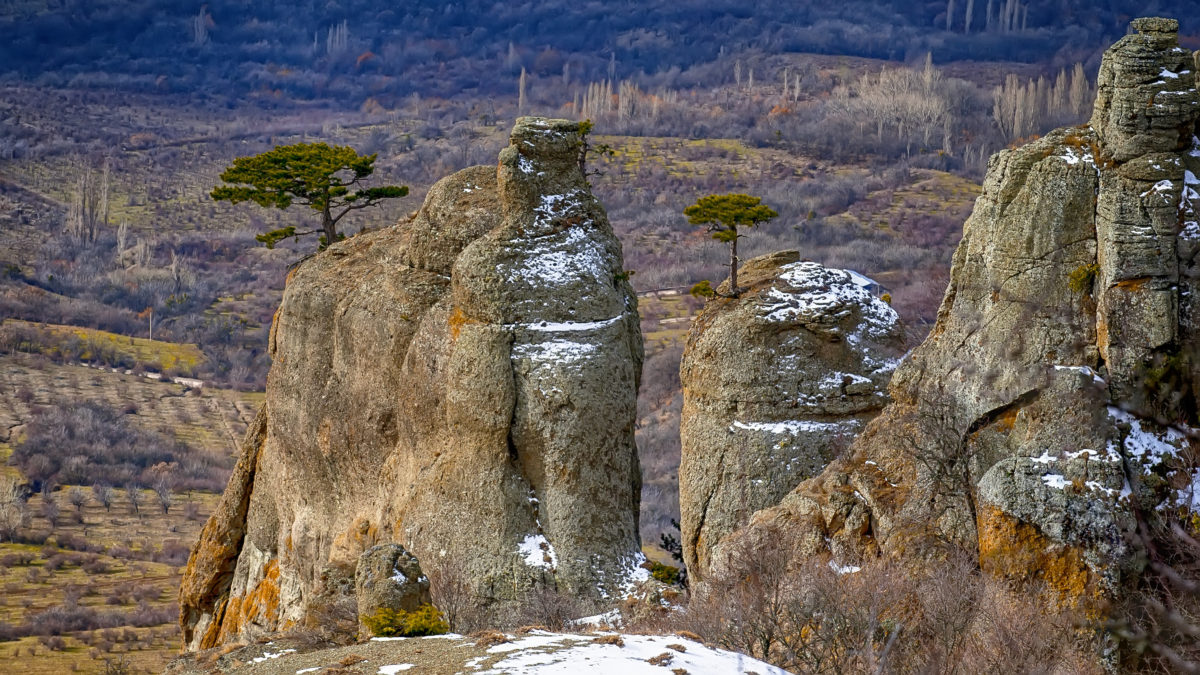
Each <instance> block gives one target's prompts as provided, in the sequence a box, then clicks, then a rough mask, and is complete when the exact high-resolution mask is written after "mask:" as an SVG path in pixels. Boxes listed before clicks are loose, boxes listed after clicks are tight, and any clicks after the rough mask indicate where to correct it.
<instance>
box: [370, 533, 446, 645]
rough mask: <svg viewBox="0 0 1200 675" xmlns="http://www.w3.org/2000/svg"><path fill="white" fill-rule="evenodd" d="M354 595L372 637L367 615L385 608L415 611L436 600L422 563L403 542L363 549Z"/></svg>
mask: <svg viewBox="0 0 1200 675" xmlns="http://www.w3.org/2000/svg"><path fill="white" fill-rule="evenodd" d="M354 596H355V599H356V600H357V604H358V617H359V622H360V623H359V632H360V634H361V635H362V636H363V637H370V631H369V630H367V627H366V625H365V624H363V623H362V620H363V618H364V617H371V616H374V615H375V614H376V613H377V612H378V611H379V610H381V609H390V610H399V611H404V612H415V611H417V610H418V609H420V607H421V605H428V604H431V603H432V602H433V598H432V597H431V596H430V595H429V578H428V577H426V576H425V573H424V572H422V571H421V563H420V562H419V561H418V560H417V558H416V556H414V555H413V554H411V553H409V552H408V551H406V550H404V547H403V546H401V545H399V544H379V545H376V546H372V547H371V548H369V549H367V550H366V551H363V554H362V555H361V556H359V558H358V565H357V567H356V568H355V571H354Z"/></svg>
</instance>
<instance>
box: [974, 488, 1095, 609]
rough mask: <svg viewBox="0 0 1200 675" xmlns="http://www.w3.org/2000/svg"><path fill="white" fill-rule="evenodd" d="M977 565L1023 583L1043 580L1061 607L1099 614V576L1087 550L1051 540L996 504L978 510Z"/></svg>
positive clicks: (1009, 579) (986, 570) (1004, 577)
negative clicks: (1087, 560) (1086, 557)
mask: <svg viewBox="0 0 1200 675" xmlns="http://www.w3.org/2000/svg"><path fill="white" fill-rule="evenodd" d="M979 565H980V567H981V568H982V569H983V571H984V572H986V573H987V574H991V575H993V576H996V577H999V578H1001V579H1005V580H1008V581H1011V582H1015V583H1018V584H1021V585H1025V584H1030V583H1043V584H1045V586H1046V588H1047V589H1048V590H1049V591H1051V593H1052V595H1053V597H1054V599H1055V600H1056V601H1057V602H1058V603H1059V604H1060V605H1061V606H1063V607H1071V608H1082V609H1084V610H1085V612H1086V613H1087V614H1089V615H1096V614H1097V612H1098V611H1099V610H1100V609H1101V607H1102V605H1103V597H1102V593H1101V590H1100V586H1099V584H1098V583H1097V581H1098V580H1097V578H1096V574H1095V573H1094V572H1093V571H1092V570H1091V569H1090V568H1088V566H1087V564H1086V563H1085V562H1084V561H1083V551H1082V550H1080V549H1078V548H1076V547H1074V546H1068V545H1065V544H1060V543H1058V542H1055V541H1053V540H1051V539H1050V538H1049V537H1047V536H1046V535H1045V534H1043V533H1042V532H1041V531H1039V530H1038V528H1037V527H1035V526H1034V525H1031V524H1029V523H1025V522H1022V521H1020V520H1018V519H1017V518H1015V517H1013V516H1011V515H1009V514H1007V513H1005V512H1003V511H1001V510H1000V509H998V508H995V507H992V506H984V507H982V508H981V509H980V511H979Z"/></svg>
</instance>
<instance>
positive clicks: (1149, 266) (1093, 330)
mask: <svg viewBox="0 0 1200 675" xmlns="http://www.w3.org/2000/svg"><path fill="white" fill-rule="evenodd" d="M1133 28H1134V30H1135V32H1134V34H1131V35H1128V36H1126V37H1125V38H1123V39H1121V40H1120V41H1119V42H1117V43H1116V44H1115V45H1114V46H1113V47H1111V48H1110V49H1109V50H1108V51H1107V52H1106V53H1105V55H1104V60H1103V66H1102V67H1101V70H1100V76H1099V83H1098V84H1099V96H1098V99H1097V101H1096V108H1095V113H1094V115H1093V116H1092V119H1091V122H1090V124H1089V125H1085V126H1080V127H1075V128H1069V129H1060V130H1058V131H1055V132H1053V133H1051V134H1049V135H1047V136H1046V137H1044V138H1042V139H1039V140H1037V141H1035V142H1033V143H1030V144H1028V145H1026V146H1024V147H1021V148H1018V149H1015V150H1006V151H1003V152H1000V153H998V154H997V155H995V156H994V157H993V158H992V159H991V162H990V164H989V168H988V173H987V177H986V179H985V180H984V185H983V194H982V195H981V196H980V198H979V199H978V201H977V203H976V205H975V209H974V212H973V213H972V215H971V217H970V218H969V219H968V220H967V222H966V224H965V225H964V228H963V240H962V243H961V244H960V245H959V247H958V249H957V251H956V253H955V256H954V260H953V266H952V269H951V280H950V285H949V287H948V288H947V290H946V295H945V298H944V300H943V302H942V305H941V308H940V311H939V316H938V321H937V323H936V326H935V327H934V329H933V331H932V333H931V334H930V335H929V337H928V339H927V340H926V341H925V342H924V343H923V344H922V345H920V346H919V347H918V348H916V349H915V350H914V352H913V353H912V354H911V355H910V356H909V357H907V358H905V359H904V361H903V362H902V363H901V365H900V366H899V367H898V368H897V370H896V373H895V376H894V378H893V379H892V383H891V389H890V391H891V396H892V399H893V401H892V403H891V404H889V406H888V407H887V408H886V409H885V410H884V412H883V413H882V414H881V415H880V416H879V417H877V418H875V419H874V420H873V421H872V422H871V423H870V424H868V426H867V428H866V430H865V431H864V432H863V434H862V435H861V436H860V437H859V438H858V439H857V440H856V441H855V443H854V444H853V446H852V447H851V448H850V450H849V451H848V452H847V453H846V454H845V455H844V456H843V457H842V458H840V459H838V460H836V461H835V462H833V463H832V464H831V465H830V466H829V467H828V468H827V469H826V470H825V471H824V472H823V473H822V474H821V475H820V476H818V477H816V478H814V479H812V480H809V481H806V482H804V483H802V484H801V485H800V486H799V487H798V488H797V489H796V490H795V491H793V492H792V493H791V494H789V495H788V496H787V497H786V498H784V499H783V501H782V502H781V504H780V505H779V506H777V507H774V508H771V509H766V510H764V511H761V512H759V513H758V514H756V515H755V516H754V518H753V520H752V522H751V524H750V525H749V526H748V527H747V528H745V529H744V530H742V531H741V532H739V533H738V534H737V535H735V536H733V537H730V538H728V539H727V544H726V545H725V546H724V547H723V548H722V550H720V551H718V552H717V553H716V554H715V555H716V556H717V557H721V556H725V555H727V554H728V552H729V551H731V550H733V548H734V547H736V546H742V545H750V546H786V547H790V549H791V552H792V554H793V555H794V556H796V557H797V558H807V557H811V556H816V555H832V557H833V560H834V562H835V564H838V565H847V564H851V563H853V562H855V561H857V560H860V559H863V558H865V557H869V556H873V555H877V554H879V553H883V554H887V555H894V556H898V557H901V558H908V559H919V556H921V555H926V554H929V553H930V552H931V551H933V550H936V548H937V547H938V546H940V545H944V544H947V543H952V544H957V545H960V546H962V547H965V548H967V549H968V550H974V551H977V552H978V555H979V559H980V564H981V566H982V567H983V569H984V570H985V571H988V572H990V573H992V574H995V575H999V576H1001V577H1005V578H1008V579H1012V580H1013V581H1016V582H1029V583H1033V584H1037V585H1039V586H1040V587H1043V588H1047V589H1048V590H1049V591H1050V592H1051V593H1052V594H1053V596H1054V597H1055V598H1057V599H1058V600H1059V601H1060V602H1064V603H1067V604H1071V605H1076V606H1083V607H1084V608H1086V609H1089V610H1092V611H1099V610H1100V608H1101V607H1102V606H1103V603H1104V601H1105V600H1107V599H1110V598H1112V597H1113V596H1114V594H1119V593H1120V589H1121V587H1122V584H1123V583H1124V582H1125V581H1127V580H1128V579H1129V578H1130V576H1131V575H1134V574H1137V573H1138V572H1139V569H1140V565H1141V564H1143V562H1142V561H1143V560H1144V557H1142V556H1140V555H1139V551H1138V550H1137V549H1138V544H1137V543H1136V540H1135V539H1130V538H1128V537H1127V536H1126V535H1127V534H1128V533H1129V532H1130V531H1131V530H1132V529H1134V528H1135V526H1136V525H1137V524H1138V523H1141V524H1143V525H1144V524H1145V523H1147V522H1150V521H1152V520H1153V519H1154V518H1156V517H1157V514H1159V513H1160V512H1162V511H1163V510H1170V509H1175V508H1192V509H1196V508H1198V507H1200V503H1197V501H1196V497H1195V493H1194V490H1195V489H1196V488H1197V487H1200V486H1197V485H1196V480H1197V475H1196V474H1195V473H1194V469H1193V466H1194V464H1189V463H1188V462H1186V461H1185V457H1186V455H1187V454H1188V453H1189V452H1191V451H1190V450H1189V449H1188V447H1187V446H1188V445H1189V444H1190V442H1191V441H1190V437H1191V436H1190V435H1191V434H1192V433H1194V432H1193V431H1192V429H1193V427H1194V426H1195V424H1196V422H1197V419H1196V417H1197V408H1196V398H1195V393H1196V391H1197V382H1198V379H1197V378H1200V362H1198V361H1197V360H1196V348H1197V346H1198V345H1200V341H1198V338H1200V335H1198V331H1200V305H1198V304H1197V303H1198V301H1200V268H1198V267H1197V262H1198V260H1197V253H1198V252H1200V225H1197V219H1196V210H1195V209H1196V204H1197V202H1198V201H1200V196H1198V194H1197V190H1200V180H1198V179H1197V178H1196V176H1197V175H1200V141H1197V139H1196V132H1197V120H1198V119H1200V94H1198V93H1197V89H1196V73H1195V71H1194V66H1193V58H1192V54H1191V53H1190V52H1189V51H1187V50H1185V49H1182V48H1180V47H1179V46H1178V43H1177V37H1176V30H1177V23H1176V22H1175V21H1173V20H1166V19H1139V20H1137V21H1134V22H1133ZM783 535H786V536H783ZM721 559H722V560H726V559H727V558H721Z"/></svg>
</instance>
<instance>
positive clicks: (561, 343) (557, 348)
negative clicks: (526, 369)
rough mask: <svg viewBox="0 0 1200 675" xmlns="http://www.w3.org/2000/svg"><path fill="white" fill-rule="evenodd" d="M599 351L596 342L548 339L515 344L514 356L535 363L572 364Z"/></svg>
mask: <svg viewBox="0 0 1200 675" xmlns="http://www.w3.org/2000/svg"><path fill="white" fill-rule="evenodd" d="M597 351H599V350H598V349H597V347H596V345H594V344H590V343H587V342H573V341H571V340H548V341H546V342H532V343H528V344H520V345H513V348H512V355H513V358H528V359H529V360H531V361H533V363H534V365H544V364H560V365H570V364H573V363H578V362H580V361H583V360H585V359H587V358H590V357H591V356H593V355H594V354H595V353H596V352H597Z"/></svg>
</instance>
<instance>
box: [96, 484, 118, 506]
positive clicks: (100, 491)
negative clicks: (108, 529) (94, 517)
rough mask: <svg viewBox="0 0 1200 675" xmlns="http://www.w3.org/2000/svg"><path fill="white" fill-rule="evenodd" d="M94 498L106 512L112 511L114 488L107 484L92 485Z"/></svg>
mask: <svg viewBox="0 0 1200 675" xmlns="http://www.w3.org/2000/svg"><path fill="white" fill-rule="evenodd" d="M92 497H93V498H94V499H95V500H96V501H97V502H99V504H100V505H101V506H103V507H104V510H105V511H108V510H110V509H112V504H113V488H112V486H111V485H107V484H105V483H96V484H94V485H92Z"/></svg>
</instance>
